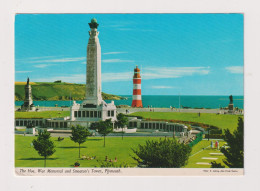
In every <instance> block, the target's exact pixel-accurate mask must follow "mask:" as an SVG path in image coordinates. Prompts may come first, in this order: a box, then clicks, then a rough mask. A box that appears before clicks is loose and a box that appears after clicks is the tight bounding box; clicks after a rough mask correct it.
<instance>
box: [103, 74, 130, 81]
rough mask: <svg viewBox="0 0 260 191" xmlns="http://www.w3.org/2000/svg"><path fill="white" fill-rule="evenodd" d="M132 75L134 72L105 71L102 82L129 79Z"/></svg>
mask: <svg viewBox="0 0 260 191" xmlns="http://www.w3.org/2000/svg"><path fill="white" fill-rule="evenodd" d="M132 77H133V73H132V72H118V73H103V74H102V82H112V81H129V80H131V79H132Z"/></svg>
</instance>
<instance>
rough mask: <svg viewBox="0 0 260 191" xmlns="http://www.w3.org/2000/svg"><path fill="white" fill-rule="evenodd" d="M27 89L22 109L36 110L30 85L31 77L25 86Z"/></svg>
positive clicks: (25, 89)
mask: <svg viewBox="0 0 260 191" xmlns="http://www.w3.org/2000/svg"><path fill="white" fill-rule="evenodd" d="M24 91H25V98H24V103H23V105H22V106H21V111H35V109H36V108H35V106H34V104H33V100H32V88H31V85H30V79H29V78H27V82H26V85H25V87H24Z"/></svg>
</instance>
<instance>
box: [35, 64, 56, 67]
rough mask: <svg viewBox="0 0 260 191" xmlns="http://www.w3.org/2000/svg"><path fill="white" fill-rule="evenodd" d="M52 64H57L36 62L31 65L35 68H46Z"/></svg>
mask: <svg viewBox="0 0 260 191" xmlns="http://www.w3.org/2000/svg"><path fill="white" fill-rule="evenodd" d="M54 65H57V64H38V65H34V66H33V67H35V68H46V67H48V66H54Z"/></svg>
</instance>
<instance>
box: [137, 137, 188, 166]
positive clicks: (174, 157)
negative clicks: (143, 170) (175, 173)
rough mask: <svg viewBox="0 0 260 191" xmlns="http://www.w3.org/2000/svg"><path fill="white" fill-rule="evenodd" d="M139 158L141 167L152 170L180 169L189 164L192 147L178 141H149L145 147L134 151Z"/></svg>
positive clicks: (141, 146)
mask: <svg viewBox="0 0 260 191" xmlns="http://www.w3.org/2000/svg"><path fill="white" fill-rule="evenodd" d="M132 151H133V152H134V153H135V154H136V156H137V157H134V156H132V158H133V159H134V160H136V161H137V162H138V164H139V165H138V166H139V167H150V168H172V167H174V168H180V167H182V166H184V165H185V164H187V161H188V159H189V156H190V153H191V147H190V146H189V145H185V144H183V143H179V142H178V141H177V140H176V139H160V140H156V141H154V140H152V141H150V140H148V141H146V144H145V145H138V148H137V149H136V150H135V149H132Z"/></svg>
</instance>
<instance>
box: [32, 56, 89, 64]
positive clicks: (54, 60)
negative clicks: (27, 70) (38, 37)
mask: <svg viewBox="0 0 260 191" xmlns="http://www.w3.org/2000/svg"><path fill="white" fill-rule="evenodd" d="M85 59H86V57H74V58H58V59H39V60H33V61H28V63H56V62H76V61H83V60H85Z"/></svg>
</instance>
